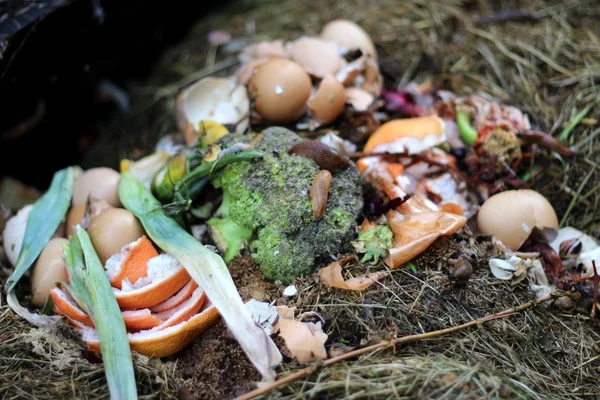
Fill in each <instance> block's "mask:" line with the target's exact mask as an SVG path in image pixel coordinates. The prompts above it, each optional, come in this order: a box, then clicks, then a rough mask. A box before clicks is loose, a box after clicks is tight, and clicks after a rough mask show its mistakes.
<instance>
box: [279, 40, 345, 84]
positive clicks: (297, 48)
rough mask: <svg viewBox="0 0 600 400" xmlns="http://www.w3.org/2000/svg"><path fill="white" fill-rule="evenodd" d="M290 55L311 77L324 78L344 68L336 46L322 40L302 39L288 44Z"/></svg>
mask: <svg viewBox="0 0 600 400" xmlns="http://www.w3.org/2000/svg"><path fill="white" fill-rule="evenodd" d="M287 49H288V53H289V55H290V56H291V58H292V60H294V61H295V62H297V63H298V64H299V65H300V66H301V67H302V68H304V70H305V71H306V72H308V73H309V74H310V75H312V76H314V77H317V78H322V77H324V76H325V75H327V74H335V73H336V72H337V71H338V70H339V69H340V68H341V67H342V58H341V57H340V55H339V53H338V50H337V47H336V46H335V44H333V43H330V42H326V41H324V40H322V39H318V38H312V37H302V38H300V39H297V40H295V41H293V42H290V43H288V44H287Z"/></svg>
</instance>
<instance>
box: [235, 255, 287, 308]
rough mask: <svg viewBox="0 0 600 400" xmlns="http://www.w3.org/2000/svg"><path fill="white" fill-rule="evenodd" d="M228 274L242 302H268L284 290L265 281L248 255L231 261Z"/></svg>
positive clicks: (280, 286)
mask: <svg viewBox="0 0 600 400" xmlns="http://www.w3.org/2000/svg"><path fill="white" fill-rule="evenodd" d="M229 272H230V273H231V277H232V278H233V281H234V282H235V286H236V287H237V288H238V291H239V293H240V296H242V300H244V302H246V301H248V300H250V299H252V298H253V299H255V300H257V301H266V302H270V301H272V300H274V299H276V298H278V297H279V296H280V294H281V292H282V291H283V289H284V286H283V285H279V286H278V285H276V284H274V283H272V282H268V281H265V279H264V277H263V276H262V274H261V272H260V270H259V269H258V266H257V265H256V263H255V262H254V261H253V260H252V258H251V257H250V256H248V255H246V256H241V257H238V258H236V259H235V260H233V261H231V262H230V263H229Z"/></svg>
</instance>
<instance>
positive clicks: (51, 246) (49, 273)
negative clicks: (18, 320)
mask: <svg viewBox="0 0 600 400" xmlns="http://www.w3.org/2000/svg"><path fill="white" fill-rule="evenodd" d="M66 244H69V241H68V240H67V239H65V238H55V239H51V240H50V241H49V242H48V243H47V244H46V247H44V250H42V253H41V254H40V256H39V257H38V259H37V261H36V263H35V265H34V267H33V271H32V273H31V296H32V297H31V303H32V304H33V305H35V306H38V307H42V306H43V305H44V303H46V299H47V298H48V295H49V293H50V289H52V288H53V287H54V284H55V283H56V282H67V281H68V279H69V276H68V274H67V265H66V264H65V260H64V257H63V246H64V245H66Z"/></svg>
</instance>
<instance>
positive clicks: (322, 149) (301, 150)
mask: <svg viewBox="0 0 600 400" xmlns="http://www.w3.org/2000/svg"><path fill="white" fill-rule="evenodd" d="M289 152H290V154H296V155H299V156H302V157H306V158H310V159H311V160H313V161H314V162H316V163H317V165H318V166H319V167H321V169H326V170H328V171H329V172H331V173H335V172H338V171H343V170H345V169H346V168H348V166H349V165H350V161H349V160H348V158H347V157H344V156H342V155H340V154H338V153H337V152H336V151H335V150H333V149H332V148H331V147H329V146H328V145H326V144H325V143H322V142H320V141H318V140H303V141H301V142H299V143H296V144H295V145H293V146H292V147H291V148H290V151H289Z"/></svg>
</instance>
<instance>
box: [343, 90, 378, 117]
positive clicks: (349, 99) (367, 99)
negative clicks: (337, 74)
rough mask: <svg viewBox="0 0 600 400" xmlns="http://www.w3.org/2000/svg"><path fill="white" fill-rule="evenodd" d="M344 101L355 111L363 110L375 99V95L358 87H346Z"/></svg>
mask: <svg viewBox="0 0 600 400" xmlns="http://www.w3.org/2000/svg"><path fill="white" fill-rule="evenodd" d="M345 94H346V103H348V104H350V105H351V106H352V107H353V108H354V110H355V111H358V112H365V111H367V110H368V109H369V106H371V104H373V102H374V101H375V96H373V95H372V94H371V93H369V92H367V91H366V90H363V89H360V88H354V87H350V88H346V90H345Z"/></svg>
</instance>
